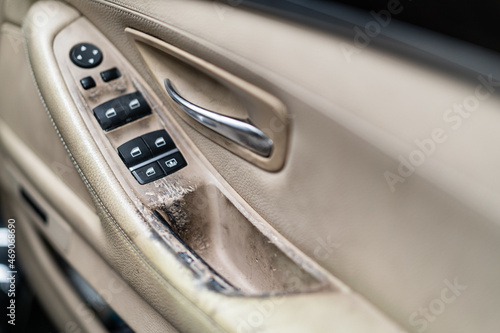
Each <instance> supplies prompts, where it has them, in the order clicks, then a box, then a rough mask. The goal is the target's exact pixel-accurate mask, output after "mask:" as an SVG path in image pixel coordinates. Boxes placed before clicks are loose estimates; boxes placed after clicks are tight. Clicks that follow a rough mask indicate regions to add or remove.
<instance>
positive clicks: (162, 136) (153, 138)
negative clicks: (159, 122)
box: [142, 130, 175, 156]
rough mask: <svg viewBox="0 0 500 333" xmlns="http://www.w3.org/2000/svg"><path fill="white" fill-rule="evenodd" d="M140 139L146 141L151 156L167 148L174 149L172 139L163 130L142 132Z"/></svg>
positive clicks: (167, 149) (165, 150) (164, 151)
mask: <svg viewBox="0 0 500 333" xmlns="http://www.w3.org/2000/svg"><path fill="white" fill-rule="evenodd" d="M142 139H143V140H144V142H146V144H147V145H148V147H149V149H151V152H152V153H153V156H158V155H160V154H163V153H166V152H167V151H169V150H172V149H175V143H174V141H172V138H171V137H170V135H168V133H167V131H165V130H159V131H154V132H151V133H148V134H144V135H143V136H142Z"/></svg>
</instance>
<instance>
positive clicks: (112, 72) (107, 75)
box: [101, 67, 122, 82]
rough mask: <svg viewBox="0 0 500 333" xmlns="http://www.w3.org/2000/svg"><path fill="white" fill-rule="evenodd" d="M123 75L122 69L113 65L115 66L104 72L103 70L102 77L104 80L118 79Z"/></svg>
mask: <svg viewBox="0 0 500 333" xmlns="http://www.w3.org/2000/svg"><path fill="white" fill-rule="evenodd" d="M121 76H122V73H120V70H118V68H116V67H113V68H111V69H108V70H106V71H104V72H101V78H102V80H103V81H104V82H109V81H113V80H116V79H118V78H119V77H121Z"/></svg>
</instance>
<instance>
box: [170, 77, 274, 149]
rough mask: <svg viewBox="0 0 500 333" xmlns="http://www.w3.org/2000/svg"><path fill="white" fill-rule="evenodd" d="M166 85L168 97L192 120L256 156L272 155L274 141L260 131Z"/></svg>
mask: <svg viewBox="0 0 500 333" xmlns="http://www.w3.org/2000/svg"><path fill="white" fill-rule="evenodd" d="M164 83H165V89H166V90H167V92H168V95H169V96H170V97H171V98H172V99H173V100H174V102H176V103H177V104H178V105H179V106H180V108H181V109H182V110H183V111H184V112H185V113H187V114H188V115H189V116H190V117H191V118H193V119H194V120H196V121H197V122H199V123H200V124H202V125H203V126H206V127H208V128H210V129H211V130H213V131H214V132H217V133H219V134H220V135H223V136H224V137H226V138H228V139H230V140H232V141H234V142H236V143H238V144H239V145H241V146H243V147H245V148H248V149H250V150H251V151H253V152H254V153H256V154H259V155H261V156H265V157H268V156H269V155H271V151H272V149H273V140H271V139H270V138H268V137H267V136H266V135H265V134H264V133H263V132H262V131H261V130H260V129H258V128H257V127H255V126H253V125H251V124H249V123H247V122H245V121H243V120H239V119H234V118H230V117H226V116H223V115H221V114H218V113H216V112H213V111H210V110H207V109H204V108H202V107H200V106H198V105H195V104H193V103H191V102H189V101H188V100H186V99H185V98H183V97H182V96H181V95H179V93H178V92H177V91H176V90H175V88H174V86H173V85H172V82H171V81H170V80H169V79H165V82H164Z"/></svg>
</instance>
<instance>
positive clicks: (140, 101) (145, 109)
mask: <svg viewBox="0 0 500 333" xmlns="http://www.w3.org/2000/svg"><path fill="white" fill-rule="evenodd" d="M119 99H120V103H121V105H123V107H124V108H125V110H127V113H128V116H129V118H130V119H132V120H135V119H139V118H142V117H144V116H146V115H149V114H151V107H150V106H149V104H148V102H146V99H144V96H142V94H141V93H140V92H138V91H137V92H135V93H131V94H126V95H123V96H121V97H119Z"/></svg>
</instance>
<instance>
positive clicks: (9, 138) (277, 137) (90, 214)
mask: <svg viewBox="0 0 500 333" xmlns="http://www.w3.org/2000/svg"><path fill="white" fill-rule="evenodd" d="M4 6H5V4H4ZM18 16H19V15H18ZM18 16H15V15H14V16H12V15H11V16H10V17H18ZM21 16H22V15H21ZM8 17H9V16H8V15H7V19H8ZM346 18H347V16H346ZM8 20H9V19H8ZM10 20H11V21H12V23H6V24H3V25H2V43H1V44H0V65H1V66H0V70H1V72H2V74H4V75H5V77H8V78H9V79H11V80H15V79H16V78H15V77H16V76H17V75H18V76H19V77H20V78H22V79H23V80H27V81H29V80H28V78H29V79H30V80H31V78H30V76H31V73H30V71H31V70H32V72H33V76H34V79H35V83H36V88H34V86H32V84H31V82H26V84H25V85H26V86H27V87H28V88H27V90H26V92H24V93H25V94H27V96H30V98H23V97H22V96H20V95H21V94H20V93H19V92H18V91H15V89H12V90H8V89H2V91H1V92H0V94H2V101H4V100H5V101H8V102H7V103H6V105H7V106H6V107H2V114H1V119H2V122H1V123H0V125H1V127H0V128H2V134H1V135H2V145H3V154H4V155H5V156H7V157H8V159H6V161H5V162H2V163H3V164H4V165H5V168H6V170H9V171H8V175H7V176H5V175H4V176H3V177H2V178H1V179H2V184H3V187H4V188H9V191H8V193H9V195H11V196H12V197H13V198H15V200H13V201H12V205H13V206H15V205H16V202H17V201H19V202H22V201H23V197H22V195H21V193H20V191H19V190H20V188H23V190H24V191H26V192H27V194H28V196H29V197H30V198H32V201H33V202H34V205H35V206H36V205H39V206H40V207H41V209H42V210H43V211H44V212H45V213H46V214H48V215H49V218H48V220H49V223H45V224H44V223H43V222H42V221H40V216H38V217H37V216H36V214H34V213H33V212H31V213H28V214H27V216H28V217H26V219H27V220H30V221H31V222H30V223H28V224H26V227H28V226H30V228H34V229H36V230H39V231H40V232H41V234H42V235H44V236H43V237H42V238H44V239H46V240H47V241H48V242H49V243H50V244H52V246H54V248H55V249H56V251H57V252H58V253H59V255H62V257H64V259H65V260H66V261H68V262H69V264H70V265H72V266H74V267H75V268H76V269H77V270H78V271H79V272H80V274H82V276H84V277H85V278H86V279H87V280H88V282H89V283H90V284H91V285H93V286H94V288H96V289H97V290H99V289H102V288H105V284H106V281H109V280H110V279H116V280H117V281H120V283H123V287H124V288H125V290H126V292H125V293H124V294H123V295H122V293H120V296H116V297H111V299H110V300H109V302H108V303H109V305H110V306H111V307H112V308H113V309H114V310H115V311H116V312H117V313H118V314H119V315H120V316H121V317H122V318H123V319H124V320H125V321H126V322H127V323H128V324H129V325H130V327H132V328H133V329H134V330H137V331H151V332H153V331H176V330H178V331H182V332H184V331H186V332H211V331H228V332H229V331H237V332H246V331H269V332H271V331H272V332H274V331H276V332H279V331H285V330H286V331H287V332H290V331H300V332H302V331H311V332H312V331H314V332H328V331H335V332H337V331H340V332H343V331H345V332H368V331H370V332H378V331H380V332H392V331H394V332H396V331H404V330H406V331H409V332H418V331H422V330H426V331H428V332H448V331H450V332H469V331H471V330H477V329H479V328H480V330H481V331H484V332H489V331H492V330H494V328H495V327H496V324H497V322H496V320H495V317H494V315H493V314H492V309H494V308H495V304H496V301H495V300H496V299H498V297H496V296H495V295H496V294H495V293H498V291H497V288H494V285H495V281H496V280H498V275H499V274H500V271H498V269H496V267H497V266H496V260H495V257H494V256H492V255H489V254H491V253H495V251H496V250H497V248H498V245H497V244H498V242H497V239H498V236H499V235H498V228H497V225H496V222H495V221H497V220H498V216H499V215H500V213H499V211H498V207H499V206H498V205H497V204H496V202H498V199H499V198H498V186H499V185H500V183H499V182H498V180H499V179H500V178H499V177H497V176H496V172H497V171H496V170H498V167H499V166H500V165H499V164H500V160H499V159H498V155H497V154H492V153H491V151H490V150H489V149H486V147H487V146H488V145H489V144H491V142H492V141H495V140H496V138H497V136H498V135H499V134H498V131H497V130H496V124H497V123H498V122H499V121H500V118H499V116H498V112H496V109H497V108H498V104H499V99H498V93H497V92H496V91H495V87H496V81H491V77H490V76H488V75H487V74H484V73H474V72H471V71H470V70H469V71H468V70H465V69H464V68H460V67H457V66H456V64H454V65H450V66H449V67H444V66H442V67H440V66H435V65H433V61H436V63H438V62H437V60H435V59H434V58H432V56H431V57H429V58H426V59H424V60H423V59H421V58H419V56H420V53H418V52H414V50H413V49H412V50H410V51H408V50H407V51H404V52H403V51H401V50H395V48H393V47H391V45H394V44H391V43H392V42H391V43H390V42H387V40H384V39H383V38H385V37H381V39H382V41H386V42H387V43H386V44H384V43H383V42H381V43H374V44H375V45H374V47H370V48H363V49H361V51H360V50H358V51H357V53H356V54H355V58H354V60H353V59H348V58H346V54H345V52H343V51H342V50H343V49H342V47H344V48H345V47H346V45H347V46H349V45H351V44H352V43H353V39H352V36H350V35H349V34H346V33H345V30H342V29H341V28H339V29H338V30H334V31H329V32H326V31H324V30H318V29H316V28H313V27H309V26H306V25H303V24H300V23H297V22H294V21H291V20H287V19H282V18H278V17H276V16H271V15H268V14H263V13H261V12H258V11H255V10H250V9H248V8H247V7H245V6H238V5H234V4H233V5H229V4H226V3H224V2H209V1H159V0H158V1H157V0H148V1H143V2H141V3H136V2H132V1H101V0H92V1H73V0H69V1H67V3H64V2H57V1H43V2H36V3H35V4H34V5H33V6H31V9H30V11H29V13H28V15H27V16H26V18H25V19H24V23H23V33H22V34H21V30H20V28H19V27H18V26H16V24H19V22H20V21H19V19H10ZM388 31H389V30H388ZM421 36H423V37H422V38H424V39H425V38H426V35H425V33H424V32H422V33H421ZM432 37H433V38H434V37H435V36H432ZM429 38H430V37H429ZM436 38H440V37H439V36H438V37H436ZM429 40H430V39H429ZM80 42H91V43H93V44H95V45H97V46H98V47H99V48H100V49H101V50H102V53H103V55H104V60H103V62H102V64H101V65H99V66H97V67H95V68H94V69H80V68H78V67H76V66H75V65H74V64H73V63H72V62H71V61H70V59H69V56H68V54H69V51H70V49H71V47H72V46H73V45H75V44H77V43H80ZM22 43H26V52H27V58H22V57H19V56H17V57H16V56H15V54H17V53H16V52H17V51H16V50H18V49H19V45H20V44H22ZM443 43H445V41H443ZM398 45H399V44H398ZM351 47H352V46H351ZM464 47H466V46H464ZM22 52H23V53H24V50H22ZM412 52H413V53H412ZM12 55H14V56H12ZM350 60H352V61H350ZM440 61H442V59H441V60H440ZM111 67H117V68H118V69H119V70H120V71H121V73H122V76H121V78H119V79H118V80H115V81H114V82H110V83H106V82H103V81H102V80H101V78H100V73H101V72H102V71H103V70H107V69H109V68H111ZM30 69H31V70H30ZM85 75H89V76H92V77H93V78H94V79H95V80H96V82H97V87H96V88H92V89H90V90H85V89H83V88H82V87H81V85H80V82H79V80H80V79H81V78H82V77H84V76H85ZM478 75H479V76H478ZM2 77H4V76H3V75H2ZM165 79H171V80H172V82H173V84H174V85H175V88H176V90H178V92H179V94H180V95H182V96H183V97H185V98H186V99H187V100H189V101H190V102H192V103H193V104H195V105H198V106H200V107H202V108H205V109H207V110H211V111H214V112H215V114H218V115H222V116H225V117H231V118H233V119H236V120H238V121H240V122H244V123H246V124H249V125H252V126H255V127H257V128H259V129H262V130H263V132H264V133H265V135H267V136H268V137H269V138H271V139H272V140H273V144H274V145H273V150H272V152H271V154H270V156H269V157H265V156H262V155H260V156H259V155H258V154H255V152H254V151H251V150H249V149H247V148H245V145H239V144H238V143H237V142H235V141H233V140H231V139H229V138H227V137H224V136H223V135H220V132H217V131H213V130H210V129H207V128H205V127H204V126H203V125H201V124H200V123H199V122H196V121H194V120H193V119H191V118H190V117H188V116H186V115H184V113H183V110H182V109H181V108H180V107H179V105H177V104H176V103H175V101H174V100H172V96H171V95H169V93H168V92H167V91H166V89H165ZM17 80H20V79H19V78H18V79H17ZM488 82H489V83H488ZM13 88H15V87H13ZM37 90H38V91H37ZM479 90H480V91H481V92H483V93H485V92H487V97H486V98H484V99H481V100H480V101H479V97H477V91H479ZM135 91H139V92H141V93H142V95H143V96H144V98H145V101H147V103H148V104H149V105H150V106H151V109H152V114H151V115H147V116H145V117H143V118H141V119H138V120H134V121H131V122H129V123H127V124H125V125H123V126H119V127H117V128H116V129H112V130H110V131H103V130H102V129H101V127H100V126H99V124H98V122H97V121H96V119H95V117H94V114H93V109H94V108H95V107H96V106H98V105H100V104H101V103H103V102H105V101H108V100H110V99H112V98H115V97H119V96H121V95H123V94H125V93H132V92H135ZM38 93H39V94H40V97H41V101H42V104H40V103H39V102H38V100H37V99H33V98H31V97H33V96H36V95H38ZM471 96H472V97H471ZM474 96H476V97H474ZM482 96H486V95H484V94H483V95H482ZM473 97H474V98H476V99H477V100H478V101H479V102H478V103H479V104H477V105H475V106H474V110H469V108H471V107H470V106H468V104H467V103H469V102H470V101H471V100H472V98H473ZM37 98H38V97H37ZM457 103H462V104H463V105H465V106H464V107H465V108H466V109H467V111H468V113H467V116H464V117H462V118H460V119H458V118H457V115H461V114H464V113H456V112H454V111H453V107H454V105H456V104H457ZM44 106H46V109H47V112H46V110H45V107H44ZM18 110H21V111H18ZM46 114H48V117H47V116H46ZM20 115H22V118H21V117H20ZM452 117H453V118H452ZM52 127H53V128H52ZM159 129H166V130H167V132H168V133H169V134H170V136H171V137H172V139H173V142H174V143H175V145H176V147H177V149H178V151H179V152H180V153H181V154H182V155H183V156H184V158H185V160H186V161H187V166H186V167H184V168H182V169H181V170H179V171H177V172H175V173H173V174H171V175H168V176H167V177H165V178H161V179H159V180H156V181H154V182H151V183H149V184H145V185H140V184H139V183H138V182H137V181H136V179H135V178H134V175H133V173H132V172H131V171H130V168H129V167H126V166H125V165H124V164H123V162H122V161H121V160H120V157H119V156H118V153H117V148H118V147H119V146H120V145H122V144H123V143H125V142H127V141H129V140H132V139H134V138H137V137H139V136H141V135H144V134H146V133H149V132H151V131H154V130H159ZM246 139H247V138H243V140H246ZM59 141H61V142H62V144H61V143H60V142H59ZM15 147H22V149H16V148H15ZM417 158H418V159H419V160H418V161H417V162H418V163H417V162H415V163H413V161H416V159H417ZM478 161H481V163H478ZM405 168H406V169H405ZM388 175H389V176H388ZM388 177H389V178H388ZM390 177H392V178H390ZM7 184H10V185H7ZM50 184H53V185H54V184H57V186H51V185H50ZM28 201H29V200H28ZM24 202H25V203H24V206H22V207H23V209H26V210H28V211H30V209H31V211H33V207H31V208H30V207H29V204H28V205H27V203H26V200H25V199H24ZM32 204H33V203H32ZM14 211H17V214H18V215H19V216H26V214H25V213H23V212H22V209H21V210H19V209H17V210H14ZM19 218H20V217H18V219H19ZM42 220H43V219H42ZM37 237H40V236H37V235H36V234H33V233H32V232H31V229H30V231H29V232H28V231H27V232H26V235H25V238H24V239H36V238H37ZM30 242H33V243H34V244H35V243H36V240H33V241H30ZM36 246H38V247H39V248H42V247H43V245H40V246H39V245H36ZM34 247H35V245H33V246H32V247H31V249H30V247H29V246H27V247H26V250H25V253H27V254H29V253H33V252H36V250H34ZM40 251H41V250H40ZM45 252H47V250H45ZM47 257H48V255H47ZM82 257H89V258H94V259H92V260H94V261H95V262H96V266H95V267H93V266H92V265H85V264H83V263H82V262H81V261H82ZM26 258H29V255H26ZM27 260H29V259H27ZM47 260H48V259H47ZM97 266H98V267H99V270H102V271H103V272H105V273H103V274H102V275H101V276H100V277H95V278H93V277H92V269H97V268H96V267H97ZM50 267H52V266H50V264H47V268H46V269H47V270H53V269H51V268H50ZM37 271H39V272H41V273H42V274H43V268H41V267H38V269H37ZM59 278H60V277H59V276H57V277H55V278H54V281H55V280H56V279H59ZM45 283H48V282H45ZM54 283H55V282H54ZM55 284H56V283H55ZM60 284H61V285H65V284H64V283H63V282H61V283H60ZM38 285H39V286H42V285H43V283H42V282H40V283H38ZM39 288H40V287H39ZM62 288H63V289H64V288H66V287H62ZM56 289H57V288H56ZM59 294H60V295H61V296H60V297H59V298H60V299H62V300H65V301H66V302H69V301H68V300H69V299H72V298H73V299H76V298H75V297H76V296H75V295H72V294H71V292H70V291H68V292H63V291H60V292H59ZM452 294H453V295H452ZM65 295H66V296H65ZM68 295H70V296H68ZM443 295H448V296H449V295H452V296H454V297H453V302H451V301H450V302H445V301H446V300H449V298H445V299H444V300H443V297H444V296H443ZM132 302H134V303H135V302H137V304H138V305H137V309H136V310H137V311H134V305H133V303H132ZM438 303H439V304H438ZM72 304H74V302H73V303H72ZM441 304H443V307H444V309H445V311H444V310H443V311H441V310H442V308H441ZM437 305H439V306H440V311H437V310H435V309H436V308H435V306H437ZM433 307H434V308H433ZM422 309H424V310H425V309H427V311H429V309H430V311H431V313H433V314H436V313H437V312H440V313H439V315H435V316H433V317H432V318H433V319H432V320H431V319H429V318H430V317H429V316H426V315H425V313H424V312H422V311H424V310H422ZM433 309H434V310H433ZM70 312H71V311H70ZM435 312H436V313H435ZM138 313H146V314H148V315H147V317H146V318H142V317H141V316H140V315H138ZM72 316H73V317H74V318H77V319H75V320H76V321H78V320H80V321H81V320H82V318H81V314H80V315H79V314H78V313H74V311H73V313H69V314H67V315H65V316H64V318H65V319H64V320H62V318H63V316H61V318H60V320H59V325H60V326H61V325H62V324H64V322H67V320H68V319H67V318H71V317H72ZM436 318H437V319H436ZM94 324H95V325H96V326H95V327H98V326H99V325H100V324H99V323H97V322H96V323H94ZM88 325H92V323H90V324H89V323H86V322H84V323H82V325H81V327H82V329H84V330H87V331H92V330H93V329H92V328H91V326H88ZM424 327H425V328H424Z"/></svg>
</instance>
